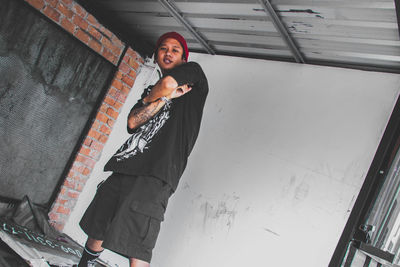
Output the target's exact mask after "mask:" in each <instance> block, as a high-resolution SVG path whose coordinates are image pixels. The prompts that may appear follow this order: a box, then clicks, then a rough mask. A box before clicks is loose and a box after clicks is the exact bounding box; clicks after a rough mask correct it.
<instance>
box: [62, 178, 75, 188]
mask: <svg viewBox="0 0 400 267" xmlns="http://www.w3.org/2000/svg"><path fill="white" fill-rule="evenodd" d="M63 185H64V186H65V187H67V188H70V189H74V188H75V183H74V182H73V181H72V180H71V179H69V178H67V179H65V180H64V183H63Z"/></svg>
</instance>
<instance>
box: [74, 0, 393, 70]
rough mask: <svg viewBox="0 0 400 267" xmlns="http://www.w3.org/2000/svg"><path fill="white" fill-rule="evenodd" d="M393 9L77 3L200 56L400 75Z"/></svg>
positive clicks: (367, 1)
mask: <svg viewBox="0 0 400 267" xmlns="http://www.w3.org/2000/svg"><path fill="white" fill-rule="evenodd" d="M398 1H399V0H395V1H394V0H379V1H378V0H375V1H373V0H347V1H344V0H272V1H268V0H252V1H250V0H247V1H246V0H217V1H208V2H205V1H199V0H187V1H182V0H175V1H172V0H158V1H157V0H146V1H144V0H142V1H137V0H96V1H91V0H81V1H80V2H86V4H87V5H90V6H92V7H94V8H96V9H97V10H101V12H102V13H103V14H107V17H108V19H109V20H112V21H113V23H114V24H116V23H117V24H119V25H121V28H124V29H125V31H128V32H129V31H131V32H135V34H136V36H139V37H140V38H142V39H143V40H145V41H147V42H149V43H152V44H153V43H155V41H156V39H157V38H158V36H160V35H161V34H162V33H164V32H166V31H171V30H174V31H178V32H180V33H181V34H182V35H183V36H184V37H185V38H186V39H187V41H188V45H189V48H190V49H191V50H194V51H197V52H204V53H211V54H213V53H215V54H217V55H218V54H221V55H233V56H241V57H252V58H263V59H274V60H284V61H297V62H304V63H311V64H321V65H333V66H342V67H352V68H359V69H368V70H379V71H388V72H396V73H400V38H399V36H400V35H399V26H398V25H399V24H398V21H397V16H396V15H398V14H396V4H397V5H399V2H398ZM268 7H271V8H272V10H269V9H268ZM274 16H275V18H274ZM279 24H280V25H279Z"/></svg>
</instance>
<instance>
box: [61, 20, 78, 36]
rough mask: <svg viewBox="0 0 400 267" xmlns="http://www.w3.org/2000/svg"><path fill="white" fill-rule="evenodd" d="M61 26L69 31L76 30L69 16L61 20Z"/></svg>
mask: <svg viewBox="0 0 400 267" xmlns="http://www.w3.org/2000/svg"><path fill="white" fill-rule="evenodd" d="M61 26H62V27H63V28H64V29H66V30H67V31H68V32H69V33H71V34H74V32H75V25H74V24H73V23H72V22H70V21H69V20H68V19H67V18H63V19H62V20H61Z"/></svg>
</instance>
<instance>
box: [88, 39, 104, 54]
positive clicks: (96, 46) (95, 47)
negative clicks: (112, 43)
mask: <svg viewBox="0 0 400 267" xmlns="http://www.w3.org/2000/svg"><path fill="white" fill-rule="evenodd" d="M89 47H90V48H92V49H93V50H94V51H96V52H97V53H99V54H100V53H101V48H102V46H101V44H100V43H99V42H98V41H97V40H95V39H91V40H90V41H89Z"/></svg>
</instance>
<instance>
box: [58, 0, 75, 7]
mask: <svg viewBox="0 0 400 267" xmlns="http://www.w3.org/2000/svg"><path fill="white" fill-rule="evenodd" d="M61 1H62V2H63V3H64V4H66V5H67V6H71V5H72V3H73V0H61Z"/></svg>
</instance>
